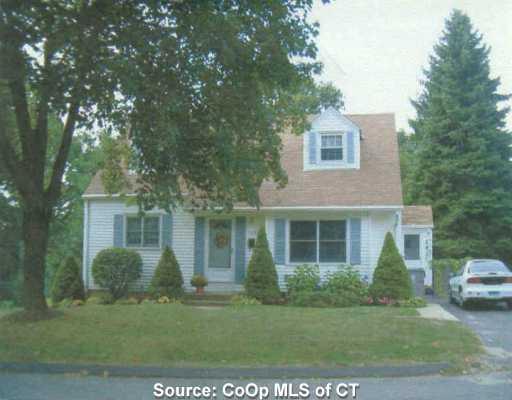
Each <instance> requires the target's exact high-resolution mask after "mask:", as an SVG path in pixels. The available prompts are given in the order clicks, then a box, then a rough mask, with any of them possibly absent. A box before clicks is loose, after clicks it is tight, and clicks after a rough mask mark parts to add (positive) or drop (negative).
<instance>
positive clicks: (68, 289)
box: [51, 257, 85, 304]
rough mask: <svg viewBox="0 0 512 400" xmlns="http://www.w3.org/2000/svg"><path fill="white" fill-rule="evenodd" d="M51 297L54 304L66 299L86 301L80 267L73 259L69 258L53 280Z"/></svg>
mask: <svg viewBox="0 0 512 400" xmlns="http://www.w3.org/2000/svg"><path fill="white" fill-rule="evenodd" d="M51 297H52V302H53V303H54V304H57V303H59V302H61V301H62V300H64V299H73V300H84V299H85V291H84V282H83V281H82V276H81V274H80V267H79V266H78V264H77V262H76V261H75V259H74V258H73V257H67V258H66V259H65V260H64V262H63V263H62V264H61V265H60V267H59V269H58V270H57V273H56V274H55V276H54V278H53V284H52V291H51Z"/></svg>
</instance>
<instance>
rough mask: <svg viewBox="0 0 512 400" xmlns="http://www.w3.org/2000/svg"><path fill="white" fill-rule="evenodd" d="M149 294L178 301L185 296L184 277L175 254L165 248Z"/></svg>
mask: <svg viewBox="0 0 512 400" xmlns="http://www.w3.org/2000/svg"><path fill="white" fill-rule="evenodd" d="M149 292H150V293H151V295H152V296H153V297H155V298H157V299H158V298H159V297H162V296H167V297H169V298H170V299H177V298H180V297H181V296H183V275H182V274H181V269H180V265H179V263H178V260H177V259H176V256H175V255H174V252H173V251H172V249H170V248H169V247H167V246H166V247H165V249H164V251H163V253H162V256H161V257H160V261H158V265H157V266H156V269H155V273H154V275H153V278H152V279H151V285H150V288H149Z"/></svg>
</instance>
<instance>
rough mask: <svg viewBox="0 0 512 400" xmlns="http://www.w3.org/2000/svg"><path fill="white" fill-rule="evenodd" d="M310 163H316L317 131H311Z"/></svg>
mask: <svg viewBox="0 0 512 400" xmlns="http://www.w3.org/2000/svg"><path fill="white" fill-rule="evenodd" d="M309 163H310V164H316V133H315V132H309Z"/></svg>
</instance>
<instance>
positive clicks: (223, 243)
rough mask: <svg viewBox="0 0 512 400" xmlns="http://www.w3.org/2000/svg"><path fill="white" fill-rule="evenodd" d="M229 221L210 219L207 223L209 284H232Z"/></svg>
mask: <svg viewBox="0 0 512 400" xmlns="http://www.w3.org/2000/svg"><path fill="white" fill-rule="evenodd" d="M232 225H233V224H232V223H231V219H216V218H215V219H210V220H209V223H208V264H207V265H208V268H207V277H208V280H209V281H211V282H233V281H234V276H235V274H234V268H233V260H232V255H233V252H232V250H231V249H232V241H233V240H232V238H233V234H232V229H233V226H232Z"/></svg>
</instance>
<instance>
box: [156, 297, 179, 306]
mask: <svg viewBox="0 0 512 400" xmlns="http://www.w3.org/2000/svg"><path fill="white" fill-rule="evenodd" d="M156 302H157V304H183V303H182V302H181V300H180V299H174V298H169V297H167V296H161V297H159V298H158V299H157V300H156Z"/></svg>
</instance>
